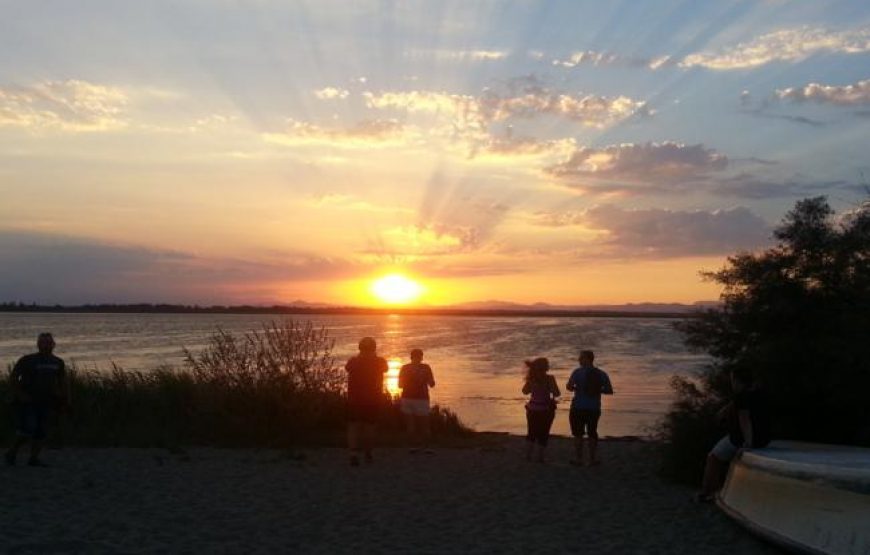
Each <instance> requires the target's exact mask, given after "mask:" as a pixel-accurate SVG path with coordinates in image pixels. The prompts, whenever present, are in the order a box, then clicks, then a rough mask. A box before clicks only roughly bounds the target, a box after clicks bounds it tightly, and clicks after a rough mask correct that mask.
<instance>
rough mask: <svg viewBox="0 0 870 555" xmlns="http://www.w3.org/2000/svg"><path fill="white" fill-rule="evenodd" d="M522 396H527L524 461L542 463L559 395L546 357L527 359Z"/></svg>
mask: <svg viewBox="0 0 870 555" xmlns="http://www.w3.org/2000/svg"><path fill="white" fill-rule="evenodd" d="M525 364H526V380H525V382H524V383H523V395H530V398H529V402H528V403H526V430H527V432H526V460H529V461H531V460H532V457H533V455H534V453H535V450H537V457H536V460H537V461H538V462H544V450H545V449H546V448H547V442H548V441H549V439H550V428H551V427H552V426H553V420H554V419H555V418H556V398H557V397H559V396H560V395H561V394H562V393H561V392H560V391H559V386H558V385H556V378H554V377H553V376H551V375H550V374H548V373H547V372H548V371H549V370H550V361H549V360H547V359H546V358H543V357H541V358H536V359H534V360H527V361H526V362H525Z"/></svg>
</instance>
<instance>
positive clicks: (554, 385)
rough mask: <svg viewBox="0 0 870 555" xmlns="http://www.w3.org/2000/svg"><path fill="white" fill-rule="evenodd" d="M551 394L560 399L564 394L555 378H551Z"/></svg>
mask: <svg viewBox="0 0 870 555" xmlns="http://www.w3.org/2000/svg"><path fill="white" fill-rule="evenodd" d="M550 393H552V394H553V397H559V396H560V395H562V392H561V391H559V384H557V383H556V377H555V376H550Z"/></svg>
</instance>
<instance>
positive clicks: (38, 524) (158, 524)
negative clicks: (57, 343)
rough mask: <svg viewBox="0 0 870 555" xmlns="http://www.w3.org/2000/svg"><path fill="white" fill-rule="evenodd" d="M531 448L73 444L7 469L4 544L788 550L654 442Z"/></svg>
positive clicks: (195, 549)
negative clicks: (360, 453) (31, 464)
mask: <svg viewBox="0 0 870 555" xmlns="http://www.w3.org/2000/svg"><path fill="white" fill-rule="evenodd" d="M522 446H523V442H522V440H521V439H519V438H509V439H507V440H505V441H503V442H501V443H500V444H494V445H490V446H489V447H475V448H466V449H440V450H438V452H437V453H436V454H435V455H431V456H427V455H410V454H409V453H408V452H407V451H406V450H404V449H383V450H380V451H378V452H376V461H375V463H374V464H372V465H370V466H363V467H360V468H350V467H348V466H347V464H346V459H345V453H344V452H343V451H341V450H338V449H310V450H305V451H304V460H295V459H294V457H291V456H288V453H285V452H280V451H269V450H241V449H239V450H221V449H204V448H203V449H191V450H189V451H188V452H187V453H186V454H170V453H168V452H167V451H165V450H156V449H153V450H152V449H65V450H61V451H49V452H48V453H47V454H46V460H48V461H50V462H51V463H53V466H52V467H51V468H28V467H25V466H16V467H14V468H7V467H0V491H2V492H3V495H2V503H0V547H2V548H3V549H4V550H5V552H7V553H11V554H16V553H17V554H24V553H276V552H285V553H287V552H295V553H386V552H391V553H455V554H458V553H486V554H492V553H569V552H573V553H579V552H585V553H686V554H688V553H723V554H724V553H729V554H733V553H741V554H743V553H775V552H776V551H775V550H773V549H772V548H770V547H768V546H766V545H764V544H762V543H760V542H759V541H757V540H756V539H755V538H753V537H751V536H750V535H748V534H747V533H746V532H745V531H744V530H743V529H741V528H739V527H737V526H736V525H734V524H733V523H732V522H731V521H729V520H728V519H727V518H725V517H724V516H723V515H722V514H721V513H720V512H719V511H718V510H717V509H716V508H715V507H712V506H703V505H702V506H699V505H695V504H692V503H690V502H689V497H690V495H691V490H690V489H688V488H684V487H681V486H675V485H673V484H669V483H666V482H663V481H662V480H661V479H659V478H658V477H657V476H656V474H655V466H656V464H655V447H654V446H652V445H649V444H644V443H639V442H609V443H606V444H605V445H603V449H602V459H603V462H604V465H603V466H601V467H597V468H576V467H573V466H570V465H568V464H567V461H568V458H569V454H570V443H569V442H568V441H567V440H556V441H555V442H554V445H553V447H552V459H553V462H551V463H548V464H544V465H539V464H535V463H527V462H525V461H524V460H522V457H521V456H520V452H521V450H522Z"/></svg>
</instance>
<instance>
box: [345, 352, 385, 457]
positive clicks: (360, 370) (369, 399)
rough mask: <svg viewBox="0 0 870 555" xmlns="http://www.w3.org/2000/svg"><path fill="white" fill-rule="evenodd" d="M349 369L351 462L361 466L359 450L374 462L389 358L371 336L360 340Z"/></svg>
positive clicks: (348, 408)
mask: <svg viewBox="0 0 870 555" xmlns="http://www.w3.org/2000/svg"><path fill="white" fill-rule="evenodd" d="M345 369H346V370H347V446H348V449H349V451H350V464H351V466H359V454H360V452H362V453H363V455H364V456H365V461H366V462H367V463H370V462H372V458H373V457H372V444H373V442H374V436H375V424H376V423H377V420H378V414H379V412H380V407H381V404H382V403H383V397H384V374H385V373H386V372H387V361H386V360H384V359H383V358H381V357H379V356H378V354H377V343H376V342H375V340H374V339H372V338H371V337H363V338H362V339H360V341H359V354H358V355H356V356H354V357H351V359H350V360H348V361H347V364H345Z"/></svg>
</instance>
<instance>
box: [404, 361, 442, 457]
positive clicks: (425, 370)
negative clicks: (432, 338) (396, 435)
mask: <svg viewBox="0 0 870 555" xmlns="http://www.w3.org/2000/svg"><path fill="white" fill-rule="evenodd" d="M399 387H401V388H402V400H401V409H402V414H404V415H405V426H406V428H407V430H408V436H409V437H410V438H411V442H412V444H414V446H413V447H412V449H411V453H416V452H417V451H419V450H420V449H422V450H423V452H424V453H427V454H431V453H432V450H431V449H429V439H430V437H431V436H432V429H431V427H430V425H429V412H430V410H431V408H430V407H429V388H430V387H435V377H434V376H433V375H432V368H431V367H430V366H429V365H428V364H425V363H423V351H422V350H421V349H413V350H412V351H411V362H410V363H409V364H406V365H404V366H402V369H401V370H400V371H399Z"/></svg>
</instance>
